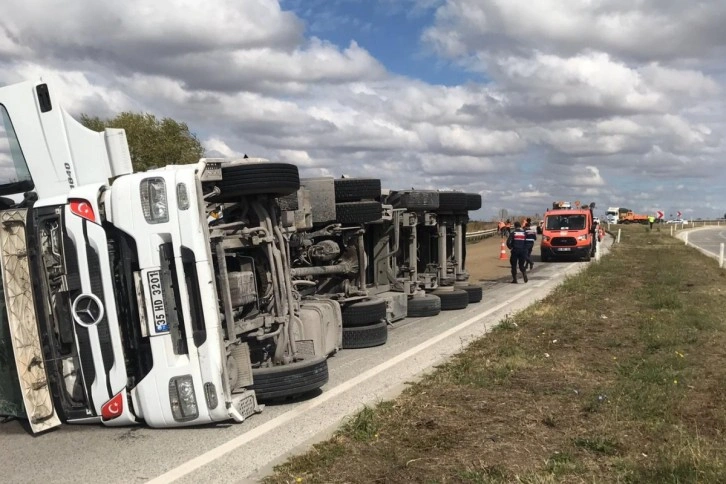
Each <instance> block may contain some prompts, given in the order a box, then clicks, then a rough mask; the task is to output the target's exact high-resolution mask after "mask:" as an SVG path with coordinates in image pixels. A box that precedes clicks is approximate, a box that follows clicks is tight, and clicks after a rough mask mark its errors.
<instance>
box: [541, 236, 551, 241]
mask: <svg viewBox="0 0 726 484" xmlns="http://www.w3.org/2000/svg"><path fill="white" fill-rule="evenodd" d="M551 238H552V237H550V236H549V235H545V236H544V237H542V240H544V241H545V242H549V241H550V239H551Z"/></svg>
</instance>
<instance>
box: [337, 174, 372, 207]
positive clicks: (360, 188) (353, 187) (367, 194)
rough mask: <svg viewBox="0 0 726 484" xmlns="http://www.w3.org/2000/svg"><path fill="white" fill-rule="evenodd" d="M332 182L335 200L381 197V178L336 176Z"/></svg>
mask: <svg viewBox="0 0 726 484" xmlns="http://www.w3.org/2000/svg"><path fill="white" fill-rule="evenodd" d="M333 183H334V184H335V201H336V202H357V201H360V200H380V199H381V180H380V179H378V178H338V179H337V180H335V181H334V182H333Z"/></svg>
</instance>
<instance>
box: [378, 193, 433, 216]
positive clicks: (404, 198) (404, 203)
mask: <svg viewBox="0 0 726 484" xmlns="http://www.w3.org/2000/svg"><path fill="white" fill-rule="evenodd" d="M387 203H388V204H390V205H392V206H393V208H405V209H407V210H410V211H412V212H424V211H428V212H432V211H434V210H436V209H438V208H439V192H435V191H433V190H404V191H399V192H395V193H393V194H392V195H391V196H390V197H388V200H387Z"/></svg>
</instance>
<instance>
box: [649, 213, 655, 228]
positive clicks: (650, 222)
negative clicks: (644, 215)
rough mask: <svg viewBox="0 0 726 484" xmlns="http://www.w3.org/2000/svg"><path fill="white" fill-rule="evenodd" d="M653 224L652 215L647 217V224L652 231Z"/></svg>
mask: <svg viewBox="0 0 726 484" xmlns="http://www.w3.org/2000/svg"><path fill="white" fill-rule="evenodd" d="M653 222H655V217H654V216H652V215H648V223H649V224H650V228H651V230H652V229H653Z"/></svg>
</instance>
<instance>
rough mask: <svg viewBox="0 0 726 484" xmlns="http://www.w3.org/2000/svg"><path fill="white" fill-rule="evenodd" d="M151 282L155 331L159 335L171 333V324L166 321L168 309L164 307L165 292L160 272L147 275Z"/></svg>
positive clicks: (151, 272) (152, 315)
mask: <svg viewBox="0 0 726 484" xmlns="http://www.w3.org/2000/svg"><path fill="white" fill-rule="evenodd" d="M146 278H147V280H148V281H149V294H150V296H151V319H152V321H153V322H154V329H155V330H156V332H157V333H163V332H166V331H169V323H167V321H166V307H164V291H163V290H162V286H161V275H160V274H159V271H149V272H147V273H146Z"/></svg>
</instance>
